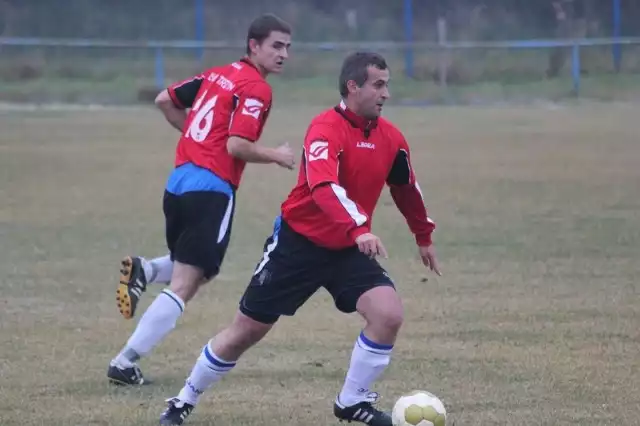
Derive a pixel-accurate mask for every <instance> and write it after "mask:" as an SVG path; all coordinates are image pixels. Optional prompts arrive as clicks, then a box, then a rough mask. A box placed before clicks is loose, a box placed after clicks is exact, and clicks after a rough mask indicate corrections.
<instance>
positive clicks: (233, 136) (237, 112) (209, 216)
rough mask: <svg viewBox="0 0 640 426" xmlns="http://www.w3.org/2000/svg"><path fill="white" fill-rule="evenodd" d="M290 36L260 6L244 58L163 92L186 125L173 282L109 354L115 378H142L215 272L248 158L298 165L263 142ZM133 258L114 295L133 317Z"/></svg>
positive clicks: (169, 188) (174, 207)
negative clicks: (144, 364) (145, 363)
mask: <svg viewBox="0 0 640 426" xmlns="http://www.w3.org/2000/svg"><path fill="white" fill-rule="evenodd" d="M290 45H291V29H290V27H289V25H288V24H287V23H285V22H284V21H282V20H280V19H279V18H278V17H276V16H274V15H264V16H261V17H259V18H257V19H255V20H254V21H253V23H252V24H251V26H250V27H249V31H248V35H247V54H246V56H245V57H244V58H242V59H240V60H238V61H235V62H232V63H230V64H226V65H223V66H217V67H214V68H211V69H209V70H207V71H205V72H204V73H202V74H200V75H197V76H195V77H193V78H190V79H187V80H184V81H181V82H179V83H176V84H173V85H171V86H170V87H169V88H168V89H166V90H164V91H162V92H161V93H160V94H159V95H158V97H157V98H156V105H158V107H159V108H160V109H161V111H162V112H163V113H164V116H165V118H166V119H167V121H168V122H169V123H170V124H171V125H172V126H174V127H175V128H176V129H177V130H179V131H180V132H181V137H180V140H179V142H178V146H177V149H176V159H175V168H174V170H173V171H172V173H171V175H170V176H169V179H168V181H167V185H166V189H165V193H164V200H163V209H164V214H165V219H166V240H167V246H168V248H169V252H170V255H169V259H166V260H164V261H163V262H162V265H164V266H163V269H167V270H169V271H170V272H167V271H162V275H163V276H165V279H167V278H169V277H170V278H169V280H170V285H169V288H167V289H164V290H163V291H162V292H161V293H160V295H159V296H158V297H157V298H156V299H155V300H154V302H153V303H152V304H151V305H150V306H149V308H148V309H147V311H146V312H145V313H144V315H143V316H142V318H141V319H140V322H139V323H138V326H137V328H136V330H135V331H134V333H133V335H132V336H131V337H130V338H129V340H128V342H127V344H126V346H125V347H124V348H123V349H122V351H121V352H120V353H119V354H118V355H117V356H116V357H115V358H114V359H113V360H112V361H111V363H110V365H109V369H108V372H107V376H108V377H109V379H110V380H111V381H113V382H117V383H120V384H129V385H135V384H143V383H144V382H145V381H144V378H143V376H142V373H141V372H140V369H139V368H138V366H137V364H136V362H137V360H138V359H139V358H140V357H142V356H145V355H147V354H149V353H150V352H151V350H152V349H153V348H154V347H155V346H156V345H157V344H158V343H160V341H161V340H162V339H163V338H164V337H165V336H167V335H168V334H169V332H170V331H171V330H173V328H174V327H175V325H176V322H177V320H178V318H179V317H180V316H181V315H182V313H183V311H184V308H185V305H186V304H187V302H189V300H191V298H192V297H193V296H194V295H195V294H196V292H197V290H198V288H199V286H200V285H202V284H204V283H205V282H207V281H209V280H210V279H212V278H213V277H215V276H216V275H217V274H218V272H219V270H220V266H221V265H222V261H223V259H224V256H225V253H226V251H227V246H228V244H229V239H230V235H231V224H232V221H233V216H234V210H235V194H236V190H237V189H238V187H239V185H240V181H241V177H242V173H243V171H244V168H245V165H246V163H276V164H278V165H280V166H282V167H286V168H289V169H291V168H293V166H294V156H293V151H292V150H291V148H290V147H289V146H288V145H287V144H284V145H282V146H280V147H278V148H269V147H262V146H260V145H258V144H257V143H256V142H257V141H258V139H259V138H260V135H261V133H262V129H263V127H264V125H265V123H266V121H267V117H268V115H269V111H270V110H271V87H270V86H269V84H268V83H267V81H266V77H267V75H269V74H272V73H279V72H281V71H282V67H283V63H284V61H285V60H286V59H287V58H288V49H289V47H290ZM127 260H128V262H124V267H125V268H124V271H123V272H122V274H123V275H122V277H121V281H120V285H119V287H118V291H117V301H118V308H119V309H120V312H121V313H122V314H123V315H124V316H125V317H126V318H131V317H133V315H134V313H135V309H136V306H137V304H138V300H139V298H140V295H141V294H142V292H144V291H145V289H146V285H147V278H149V275H150V274H148V273H147V269H148V268H147V267H146V266H148V265H145V264H144V262H143V261H142V260H141V258H139V257H135V258H134V257H128V258H127ZM156 275H158V273H156Z"/></svg>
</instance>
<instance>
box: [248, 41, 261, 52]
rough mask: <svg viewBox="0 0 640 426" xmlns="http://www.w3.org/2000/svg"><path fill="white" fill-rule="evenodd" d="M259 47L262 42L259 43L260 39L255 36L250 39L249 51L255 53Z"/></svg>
mask: <svg viewBox="0 0 640 426" xmlns="http://www.w3.org/2000/svg"><path fill="white" fill-rule="evenodd" d="M258 47H260V43H258V40H256V39H255V38H251V39H249V51H250V52H251V53H254V54H255V53H256V50H257V49H258Z"/></svg>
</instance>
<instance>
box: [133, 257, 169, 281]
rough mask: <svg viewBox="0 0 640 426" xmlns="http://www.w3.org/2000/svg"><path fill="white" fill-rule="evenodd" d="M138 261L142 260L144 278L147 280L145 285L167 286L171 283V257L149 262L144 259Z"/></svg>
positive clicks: (157, 258)
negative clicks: (158, 284) (157, 284)
mask: <svg viewBox="0 0 640 426" xmlns="http://www.w3.org/2000/svg"><path fill="white" fill-rule="evenodd" d="M140 259H141V260H142V268H143V269H144V277H145V278H146V279H147V284H151V283H160V284H168V283H169V282H171V275H172V274H173V262H172V261H171V256H169V255H166V256H162V257H156V258H155V259H151V260H147V259H145V258H144V257H141V258H140Z"/></svg>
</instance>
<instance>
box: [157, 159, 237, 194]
mask: <svg viewBox="0 0 640 426" xmlns="http://www.w3.org/2000/svg"><path fill="white" fill-rule="evenodd" d="M166 190H167V192H169V193H171V194H174V195H182V194H185V193H187V192H196V191H209V192H221V193H223V194H227V195H228V196H229V197H232V196H233V188H232V186H231V184H230V183H229V182H227V181H226V180H224V179H222V178H220V177H219V176H218V175H216V174H215V173H213V172H212V171H211V170H208V169H205V168H203V167H199V166H196V165H195V164H193V163H185V164H183V165H181V166H178V167H176V168H175V169H173V171H172V172H171V174H170V175H169V179H167V185H166Z"/></svg>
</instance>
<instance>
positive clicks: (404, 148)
mask: <svg viewBox="0 0 640 426" xmlns="http://www.w3.org/2000/svg"><path fill="white" fill-rule="evenodd" d="M403 142H404V141H403ZM387 184H388V185H389V188H390V192H391V197H392V198H393V201H394V202H395V204H396V206H397V207H398V210H400V212H401V213H402V215H403V216H404V217H405V219H406V221H407V224H408V225H409V229H410V230H411V232H412V233H413V235H414V236H415V239H416V243H417V244H418V245H419V246H421V247H428V246H430V245H431V244H432V241H431V234H432V233H433V231H434V229H435V227H436V224H435V223H434V222H433V220H431V218H429V213H428V211H427V208H426V206H425V204H424V199H423V197H422V191H421V190H420V186H419V185H418V182H417V180H416V175H415V173H414V170H413V167H412V165H411V157H410V152H409V147H408V145H407V144H406V142H404V143H402V144H401V148H400V149H399V150H398V152H397V154H396V158H395V160H394V162H393V166H392V168H391V171H390V172H389V175H388V176H387Z"/></svg>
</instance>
